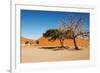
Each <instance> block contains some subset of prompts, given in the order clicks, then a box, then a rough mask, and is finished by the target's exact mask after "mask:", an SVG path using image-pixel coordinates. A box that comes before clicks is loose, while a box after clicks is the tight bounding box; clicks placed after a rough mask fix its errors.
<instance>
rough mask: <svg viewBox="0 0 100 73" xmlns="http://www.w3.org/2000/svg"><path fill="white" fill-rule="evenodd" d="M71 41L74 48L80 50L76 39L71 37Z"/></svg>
mask: <svg viewBox="0 0 100 73" xmlns="http://www.w3.org/2000/svg"><path fill="white" fill-rule="evenodd" d="M73 42H74V46H75V50H80V49H79V48H78V46H77V44H76V39H75V37H74V38H73Z"/></svg>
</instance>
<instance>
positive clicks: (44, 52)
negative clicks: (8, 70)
mask: <svg viewBox="0 0 100 73" xmlns="http://www.w3.org/2000/svg"><path fill="white" fill-rule="evenodd" d="M27 41H29V42H30V41H32V44H31V45H27V44H29V43H26V44H25V42H27ZM37 41H38V43H37ZM76 42H77V45H78V47H79V48H81V50H79V51H76V50H74V51H73V50H67V49H66V50H62V49H60V50H58V51H55V50H53V49H54V48H53V49H52V48H51V49H49V48H48V49H45V47H57V46H60V42H59V40H55V41H49V40H48V38H45V37H41V38H39V39H38V40H33V39H29V38H25V37H21V62H22V63H29V62H45V61H60V60H61V61H63V60H89V50H90V49H89V40H87V39H82V38H78V39H76ZM23 44H24V45H23ZM64 46H68V47H69V48H72V47H74V44H73V40H72V39H65V40H64ZM41 47H42V48H41ZM43 47H44V48H43Z"/></svg>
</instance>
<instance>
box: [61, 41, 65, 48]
mask: <svg viewBox="0 0 100 73" xmlns="http://www.w3.org/2000/svg"><path fill="white" fill-rule="evenodd" d="M63 41H64V40H60V44H61V48H64V43H63Z"/></svg>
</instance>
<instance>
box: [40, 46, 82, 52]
mask: <svg viewBox="0 0 100 73" xmlns="http://www.w3.org/2000/svg"><path fill="white" fill-rule="evenodd" d="M39 49H49V50H53V51H58V50H69V51H73V50H75V49H74V48H70V47H68V46H64V47H58V46H56V47H50V46H49V47H47V46H44V47H39ZM80 50H81V49H80Z"/></svg>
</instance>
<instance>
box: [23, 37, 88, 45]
mask: <svg viewBox="0 0 100 73" xmlns="http://www.w3.org/2000/svg"><path fill="white" fill-rule="evenodd" d="M26 41H32V42H33V44H32V45H34V44H36V41H37V40H33V39H29V38H24V37H21V43H22V44H25V42H26ZM76 41H77V44H78V45H79V46H88V45H89V40H87V39H82V38H78V39H76ZM38 42H39V43H38V46H60V42H59V40H55V41H49V40H48V38H45V37H41V38H39V39H38ZM64 45H65V46H73V45H74V44H73V40H72V39H65V40H64Z"/></svg>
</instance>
